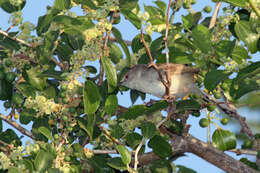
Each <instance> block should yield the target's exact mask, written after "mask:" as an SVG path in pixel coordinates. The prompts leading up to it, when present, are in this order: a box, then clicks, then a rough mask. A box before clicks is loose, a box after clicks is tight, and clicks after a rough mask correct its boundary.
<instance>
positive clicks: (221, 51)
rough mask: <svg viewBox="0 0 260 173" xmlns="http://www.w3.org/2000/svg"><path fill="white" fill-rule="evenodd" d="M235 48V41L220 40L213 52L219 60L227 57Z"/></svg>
mask: <svg viewBox="0 0 260 173" xmlns="http://www.w3.org/2000/svg"><path fill="white" fill-rule="evenodd" d="M234 46H235V41H229V40H221V41H220V42H218V44H217V45H216V46H215V52H216V54H217V56H219V58H223V57H229V56H230V55H231V53H232V50H233V48H234Z"/></svg>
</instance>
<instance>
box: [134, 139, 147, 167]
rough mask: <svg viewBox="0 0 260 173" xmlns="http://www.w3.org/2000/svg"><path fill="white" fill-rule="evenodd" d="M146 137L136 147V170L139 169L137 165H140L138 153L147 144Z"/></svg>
mask: <svg viewBox="0 0 260 173" xmlns="http://www.w3.org/2000/svg"><path fill="white" fill-rule="evenodd" d="M145 141H146V139H145V137H143V139H142V141H141V142H140V144H139V145H138V147H137V148H136V151H135V164H134V170H136V171H137V166H138V153H139V151H140V149H141V148H142V146H143V145H144V144H145Z"/></svg>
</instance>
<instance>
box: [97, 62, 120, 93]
mask: <svg viewBox="0 0 260 173" xmlns="http://www.w3.org/2000/svg"><path fill="white" fill-rule="evenodd" d="M101 61H102V65H103V67H104V70H105V73H106V78H107V83H108V92H109V93H111V92H113V91H114V89H115V88H116V87H117V74H116V69H115V67H114V65H113V63H112V61H111V60H110V59H109V58H108V57H103V58H102V59H101Z"/></svg>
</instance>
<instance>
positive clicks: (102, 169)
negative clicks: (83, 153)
mask: <svg viewBox="0 0 260 173" xmlns="http://www.w3.org/2000/svg"><path fill="white" fill-rule="evenodd" d="M108 157H109V156H107V155H104V154H102V155H94V156H92V157H91V158H88V161H90V163H91V166H92V167H93V168H94V172H98V173H114V170H113V169H112V168H111V167H110V166H108V165H107V163H106V162H107V159H108Z"/></svg>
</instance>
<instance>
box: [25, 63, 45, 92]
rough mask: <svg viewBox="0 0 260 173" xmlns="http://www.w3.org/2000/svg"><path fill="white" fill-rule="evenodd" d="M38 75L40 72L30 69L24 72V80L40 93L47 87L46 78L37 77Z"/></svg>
mask: <svg viewBox="0 0 260 173" xmlns="http://www.w3.org/2000/svg"><path fill="white" fill-rule="evenodd" d="M39 74H40V70H39V69H38V68H34V67H32V68H31V69H29V70H26V73H25V79H26V81H28V83H29V84H31V86H33V87H34V88H35V89H37V90H40V91H42V90H43V89H44V88H45V87H46V86H47V82H46V80H47V78H46V77H39V76H38V75H39Z"/></svg>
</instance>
